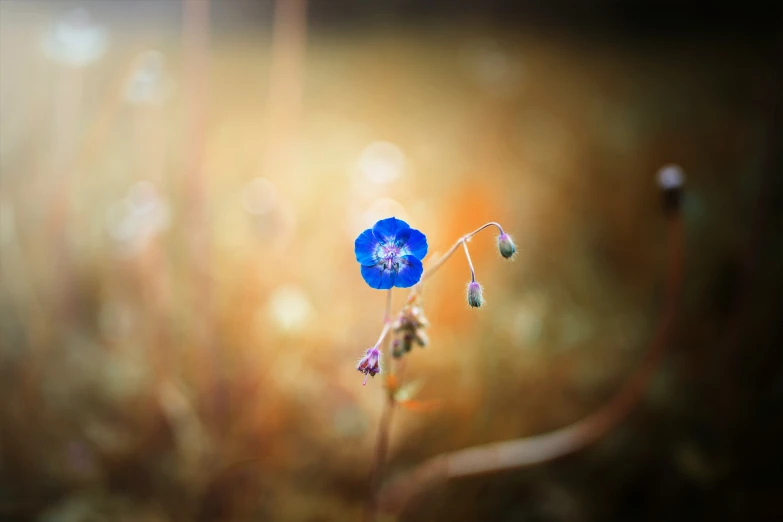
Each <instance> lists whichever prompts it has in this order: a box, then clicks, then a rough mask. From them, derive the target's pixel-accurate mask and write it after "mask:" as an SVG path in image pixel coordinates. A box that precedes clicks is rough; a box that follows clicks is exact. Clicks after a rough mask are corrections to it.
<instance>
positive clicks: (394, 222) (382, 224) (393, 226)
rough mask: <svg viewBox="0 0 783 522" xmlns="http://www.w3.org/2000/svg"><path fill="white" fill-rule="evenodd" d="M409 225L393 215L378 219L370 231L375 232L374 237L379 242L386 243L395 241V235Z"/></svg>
mask: <svg viewBox="0 0 783 522" xmlns="http://www.w3.org/2000/svg"><path fill="white" fill-rule="evenodd" d="M410 228H411V227H409V226H408V224H407V223H406V222H405V221H403V220H401V219H397V218H395V217H390V218H386V219H382V220H380V221H378V222H377V223H376V224H375V226H374V227H372V233H373V234H375V238H376V239H377V240H378V241H380V242H381V243H388V242H391V241H396V239H397V235H398V234H399V233H401V232H403V231H405V230H407V229H410Z"/></svg>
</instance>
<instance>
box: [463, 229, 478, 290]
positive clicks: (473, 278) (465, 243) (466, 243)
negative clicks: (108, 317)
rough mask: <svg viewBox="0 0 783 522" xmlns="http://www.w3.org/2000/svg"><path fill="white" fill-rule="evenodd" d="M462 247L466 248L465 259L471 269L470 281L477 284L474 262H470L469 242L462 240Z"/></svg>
mask: <svg viewBox="0 0 783 522" xmlns="http://www.w3.org/2000/svg"><path fill="white" fill-rule="evenodd" d="M462 246H463V247H464V248H465V257H466V258H467V259H468V266H469V267H470V281H471V282H472V283H474V282H476V271H475V270H474V269H473V261H471V260H470V252H468V242H467V241H465V239H463V240H462Z"/></svg>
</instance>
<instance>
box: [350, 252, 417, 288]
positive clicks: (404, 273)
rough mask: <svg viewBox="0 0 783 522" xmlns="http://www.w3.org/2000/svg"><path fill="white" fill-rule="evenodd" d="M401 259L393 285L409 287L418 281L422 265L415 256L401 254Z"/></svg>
mask: <svg viewBox="0 0 783 522" xmlns="http://www.w3.org/2000/svg"><path fill="white" fill-rule="evenodd" d="M401 259H402V263H400V271H399V272H398V273H397V279H396V280H395V281H394V286H396V287H398V288H409V287H411V286H413V285H415V284H416V283H418V282H419V280H420V279H421V274H422V273H424V267H423V266H422V264H421V261H419V259H418V258H417V257H416V256H402V258H401ZM362 268H364V267H362Z"/></svg>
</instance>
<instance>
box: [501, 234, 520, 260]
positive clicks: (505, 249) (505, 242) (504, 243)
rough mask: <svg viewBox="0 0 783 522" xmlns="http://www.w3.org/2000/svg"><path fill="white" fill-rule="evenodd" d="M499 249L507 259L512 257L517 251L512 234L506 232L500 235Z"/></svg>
mask: <svg viewBox="0 0 783 522" xmlns="http://www.w3.org/2000/svg"><path fill="white" fill-rule="evenodd" d="M498 250H500V255H501V256H503V257H505V258H506V259H511V258H512V257H514V254H516V252H517V247H516V245H514V242H513V241H512V240H511V236H509V235H508V234H506V233H505V232H503V233H502V234H500V235H499V236H498Z"/></svg>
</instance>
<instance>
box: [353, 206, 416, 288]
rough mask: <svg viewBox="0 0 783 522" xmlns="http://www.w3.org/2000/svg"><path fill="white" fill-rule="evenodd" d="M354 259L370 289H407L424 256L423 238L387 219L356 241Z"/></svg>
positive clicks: (409, 228)
mask: <svg viewBox="0 0 783 522" xmlns="http://www.w3.org/2000/svg"><path fill="white" fill-rule="evenodd" d="M354 252H355V253H356V260H357V261H358V262H359V263H360V264H361V265H362V277H363V278H364V280H365V281H366V282H367V284H368V285H370V286H371V287H373V288H377V289H378V290H387V289H389V288H391V287H393V286H396V287H399V288H408V287H411V286H413V285H415V284H416V283H418V282H419V279H421V274H422V272H424V267H422V265H421V260H422V259H424V256H426V255H427V237H426V236H425V235H424V234H422V233H421V232H419V231H418V230H416V229H414V228H411V227H409V226H408V224H407V223H406V222H405V221H402V220H401V219H397V218H394V217H390V218H387V219H382V220H380V221H378V222H377V223H376V224H375V226H374V227H372V228H368V229H367V230H365V231H364V232H362V233H361V234H359V237H357V238H356V243H355V244H354Z"/></svg>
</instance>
